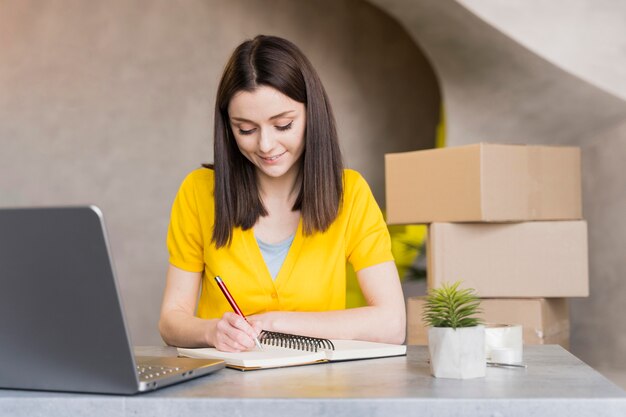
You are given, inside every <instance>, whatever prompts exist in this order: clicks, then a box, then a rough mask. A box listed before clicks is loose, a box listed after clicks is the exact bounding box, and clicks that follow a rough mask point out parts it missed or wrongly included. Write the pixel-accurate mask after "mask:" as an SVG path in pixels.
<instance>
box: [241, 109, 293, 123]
mask: <svg viewBox="0 0 626 417" xmlns="http://www.w3.org/2000/svg"><path fill="white" fill-rule="evenodd" d="M293 112H295V110H287V111H284V112H282V113H279V114H277V115H275V116H272V117H270V120H274V119H280V118H281V117H284V116H286V115H288V114H289V113H293ZM230 119H231V120H236V121H238V122H248V123H254V122H253V121H252V120H248V119H244V118H243V117H231V118H230Z"/></svg>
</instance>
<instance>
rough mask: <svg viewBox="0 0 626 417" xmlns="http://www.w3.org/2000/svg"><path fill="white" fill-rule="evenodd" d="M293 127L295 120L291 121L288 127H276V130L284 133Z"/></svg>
mask: <svg viewBox="0 0 626 417" xmlns="http://www.w3.org/2000/svg"><path fill="white" fill-rule="evenodd" d="M291 125H293V120H292V121H290V122H289V123H287V124H286V125H283V126H276V129H278V130H280V131H281V132H282V131H285V130H289V129H291Z"/></svg>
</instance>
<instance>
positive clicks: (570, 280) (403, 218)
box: [385, 143, 589, 346]
mask: <svg viewBox="0 0 626 417" xmlns="http://www.w3.org/2000/svg"><path fill="white" fill-rule="evenodd" d="M385 174H386V175H385V177H386V192H387V195H386V200H387V201H386V202H387V221H388V223H389V224H406V223H428V224H429V236H428V241H427V255H428V280H427V281H428V287H429V288H435V287H438V286H440V285H441V284H442V283H444V282H454V281H457V280H461V281H463V286H464V287H471V288H474V289H476V291H477V293H478V294H479V296H481V297H482V298H484V300H483V303H482V307H483V310H484V319H485V320H486V321H487V322H491V323H501V324H522V325H523V327H524V341H525V343H559V344H562V345H564V346H567V345H568V344H569V317H568V314H569V313H568V308H567V299H566V297H586V296H588V295H589V283H588V266H587V225H586V223H585V221H584V220H582V202H581V178H580V150H579V149H578V148H572V147H551V146H526V145H495V144H485V143H481V144H475V145H469V146H462V147H453V148H445V149H433V150H427V151H416V152H406V153H399V154H388V155H385ZM422 303H423V300H421V299H419V298H415V299H410V300H409V303H408V338H407V341H408V343H415V344H425V343H426V340H425V334H426V330H425V327H424V324H423V323H422V318H421V308H422Z"/></svg>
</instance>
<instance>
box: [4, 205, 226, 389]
mask: <svg viewBox="0 0 626 417" xmlns="http://www.w3.org/2000/svg"><path fill="white" fill-rule="evenodd" d="M223 367H224V363H223V361H219V360H200V359H188V358H177V357H134V356H133V350H132V347H131V345H130V343H129V337H128V331H127V328H126V324H125V321H124V315H123V312H122V305H121V303H120V299H119V294H118V289H117V284H116V280H115V276H114V271H113V265H112V262H111V257H110V252H109V247H108V244H107V238H106V232H105V228H104V222H103V218H102V213H101V211H100V210H99V209H98V208H97V207H94V206H90V207H61V208H25V209H0V388H14V389H34V390H52V391H74V392H93V393H111V394H134V393H137V392H142V391H150V390H154V389H157V388H160V387H163V386H166V385H171V384H174V383H177V382H181V381H183V380H186V379H190V378H195V377H199V376H202V375H206V374H208V373H211V372H214V371H217V370H219V369H222V368H223Z"/></svg>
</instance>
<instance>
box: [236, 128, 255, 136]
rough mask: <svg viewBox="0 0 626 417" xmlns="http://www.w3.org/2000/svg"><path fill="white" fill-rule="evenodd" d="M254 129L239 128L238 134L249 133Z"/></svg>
mask: <svg viewBox="0 0 626 417" xmlns="http://www.w3.org/2000/svg"><path fill="white" fill-rule="evenodd" d="M255 130H256V129H248V130H243V129H239V134H240V135H251V134H253V133H254V131H255Z"/></svg>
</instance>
